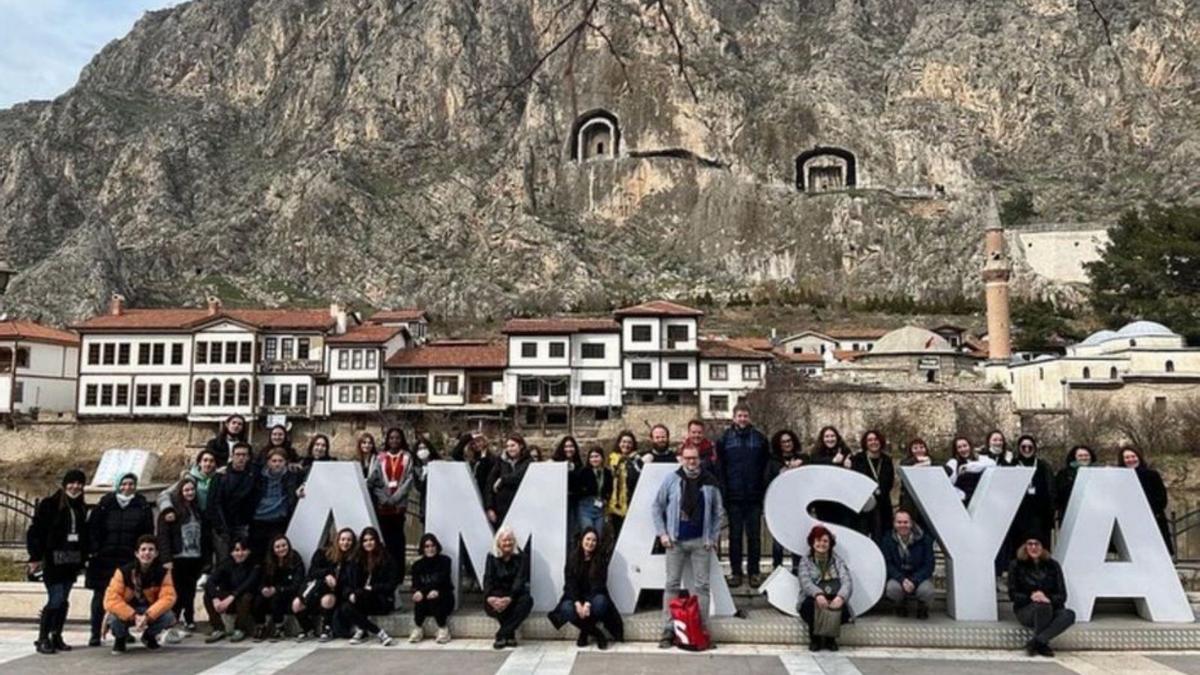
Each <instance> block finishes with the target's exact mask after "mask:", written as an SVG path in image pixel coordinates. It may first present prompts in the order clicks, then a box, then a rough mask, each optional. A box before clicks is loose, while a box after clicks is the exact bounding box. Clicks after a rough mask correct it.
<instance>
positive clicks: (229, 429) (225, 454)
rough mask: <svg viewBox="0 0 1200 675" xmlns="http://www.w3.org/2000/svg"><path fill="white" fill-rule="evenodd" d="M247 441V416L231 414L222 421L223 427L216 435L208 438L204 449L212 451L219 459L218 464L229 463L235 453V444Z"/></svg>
mask: <svg viewBox="0 0 1200 675" xmlns="http://www.w3.org/2000/svg"><path fill="white" fill-rule="evenodd" d="M245 442H246V418H245V417H242V416H241V415H230V416H229V417H226V418H225V421H224V422H222V423H221V429H220V431H218V432H217V435H216V436H213V437H212V438H210V439H208V443H205V445H204V449H205V450H207V451H209V452H211V453H212V454H213V457H215V458H216V459H217V466H219V467H220V466H225V465H226V464H228V463H229V457H230V455H232V454H233V446H234V445H237V444H238V443H245Z"/></svg>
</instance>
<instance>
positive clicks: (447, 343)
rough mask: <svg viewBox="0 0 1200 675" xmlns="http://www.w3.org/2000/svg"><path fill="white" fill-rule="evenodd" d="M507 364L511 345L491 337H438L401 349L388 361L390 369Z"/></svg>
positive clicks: (497, 365)
mask: <svg viewBox="0 0 1200 675" xmlns="http://www.w3.org/2000/svg"><path fill="white" fill-rule="evenodd" d="M507 365H508V346H507V345H505V344H504V343H503V342H493V341H490V340H438V341H436V342H430V343H427V344H425V345H423V346H420V347H414V348H412V349H401V350H400V351H398V352H396V353H395V354H393V355H392V356H391V358H389V359H388V360H387V363H386V364H385V366H386V367H387V368H413V369H429V368H488V369H497V370H498V369H500V368H504V367H505V366H507Z"/></svg>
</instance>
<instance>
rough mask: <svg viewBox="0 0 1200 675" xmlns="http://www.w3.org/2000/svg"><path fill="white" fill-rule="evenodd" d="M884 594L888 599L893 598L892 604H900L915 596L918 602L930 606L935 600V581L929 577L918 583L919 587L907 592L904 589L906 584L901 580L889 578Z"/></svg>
mask: <svg viewBox="0 0 1200 675" xmlns="http://www.w3.org/2000/svg"><path fill="white" fill-rule="evenodd" d="M883 594H884V596H886V597H887V599H888V600H891V601H892V604H894V605H899V604H900V603H902V602H904V600H905V599H906V598H913V597H915V598H916V599H917V602H919V603H921V604H922V605H925V606H926V607H928V606H929V604H930V603H932V602H933V595H934V590H933V582H932V581H930V580H929V579H926V580H925V581H922V582H921V583H919V584H917V587H916V588H914V589H913V592H912V593H906V592H905V591H904V586H902V585H901V584H900V582H899V581H897V580H895V579H888V581H887V584H886V585H884V587H883Z"/></svg>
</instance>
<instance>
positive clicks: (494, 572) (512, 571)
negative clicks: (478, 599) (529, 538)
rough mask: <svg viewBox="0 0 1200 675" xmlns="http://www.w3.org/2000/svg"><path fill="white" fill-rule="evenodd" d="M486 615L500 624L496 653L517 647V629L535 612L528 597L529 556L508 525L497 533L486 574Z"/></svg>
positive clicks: (484, 607) (531, 597)
mask: <svg viewBox="0 0 1200 675" xmlns="http://www.w3.org/2000/svg"><path fill="white" fill-rule="evenodd" d="M483 597H484V605H483V611H484V613H486V614H487V615H488V616H490V617H492V618H493V619H495V620H496V621H498V622H499V623H500V628H499V630H497V631H496V641H495V642H493V643H492V647H493V648H495V649H504V648H505V647H516V646H517V629H518V628H520V627H521V624H522V623H523V622H524V621H525V619H527V618H529V613H530V612H532V611H533V596H531V595H530V594H529V555H528V554H526V553H525V552H524V551H522V550H521V547H520V546H518V545H517V535H516V533H514V532H513V529H512V528H511V527H509V526H507V525H505V526H504V527H501V528H500V530H499V531H498V532H496V537H495V539H493V540H492V552H491V553H489V554H488V557H487V564H486V566H485V567H484V574H483Z"/></svg>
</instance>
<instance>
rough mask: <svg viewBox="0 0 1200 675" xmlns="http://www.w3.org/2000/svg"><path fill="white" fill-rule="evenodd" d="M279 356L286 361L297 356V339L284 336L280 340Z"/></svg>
mask: <svg viewBox="0 0 1200 675" xmlns="http://www.w3.org/2000/svg"><path fill="white" fill-rule="evenodd" d="M279 356H280V358H282V359H283V360H284V361H291V360H292V359H294V358H296V341H295V340H293V339H292V338H282V339H280V340H279Z"/></svg>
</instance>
